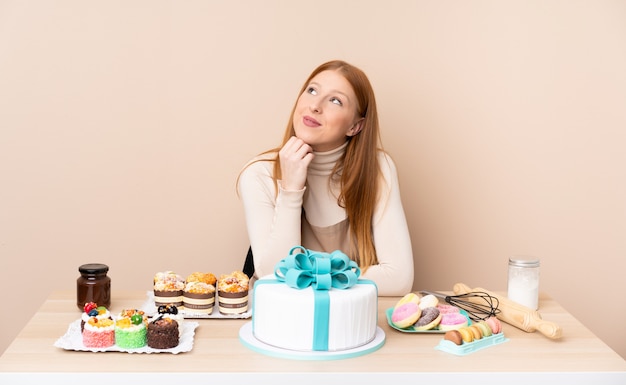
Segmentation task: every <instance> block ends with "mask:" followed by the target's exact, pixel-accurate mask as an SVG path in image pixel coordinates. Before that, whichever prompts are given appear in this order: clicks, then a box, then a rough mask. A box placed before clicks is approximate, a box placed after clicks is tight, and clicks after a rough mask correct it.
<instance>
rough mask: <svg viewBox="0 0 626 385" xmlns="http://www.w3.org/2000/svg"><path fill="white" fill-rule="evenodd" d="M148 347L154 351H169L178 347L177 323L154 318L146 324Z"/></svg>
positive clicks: (160, 317)
mask: <svg viewBox="0 0 626 385" xmlns="http://www.w3.org/2000/svg"><path fill="white" fill-rule="evenodd" d="M147 341H148V346H149V347H151V348H154V349H171V348H174V347H176V346H178V343H179V341H180V334H179V330H178V322H176V320H173V319H171V318H164V317H162V316H158V317H156V318H155V319H154V320H152V321H150V322H149V323H148V334H147Z"/></svg>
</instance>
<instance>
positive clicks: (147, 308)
mask: <svg viewBox="0 0 626 385" xmlns="http://www.w3.org/2000/svg"><path fill="white" fill-rule="evenodd" d="M146 296H147V297H148V298H147V299H146V301H145V302H144V303H143V305H141V308H140V309H139V310H143V311H144V312H145V313H146V315H147V316H148V317H152V316H154V315H156V314H157V306H156V305H155V304H154V291H152V290H150V291H147V292H146ZM251 298H252V296H251V295H248V311H247V312H245V313H239V314H222V313H220V311H219V304H218V302H217V293H216V295H215V305H213V312H212V313H211V314H197V313H188V312H185V308H184V307H181V308H179V310H178V313H179V314H181V315H182V316H183V317H184V318H224V319H247V318H250V317H252V302H251V301H250V299H251Z"/></svg>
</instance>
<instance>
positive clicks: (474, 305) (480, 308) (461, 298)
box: [420, 290, 500, 321]
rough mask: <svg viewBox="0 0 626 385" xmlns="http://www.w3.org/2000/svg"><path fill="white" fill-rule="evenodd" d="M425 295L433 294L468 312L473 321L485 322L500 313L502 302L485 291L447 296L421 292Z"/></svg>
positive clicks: (432, 293)
mask: <svg viewBox="0 0 626 385" xmlns="http://www.w3.org/2000/svg"><path fill="white" fill-rule="evenodd" d="M420 293H423V294H431V295H434V296H435V297H437V298H440V299H443V300H444V301H446V302H447V303H449V304H450V305H452V306H456V307H458V308H460V309H463V310H465V311H466V312H467V315H468V316H469V317H470V319H472V320H473V321H480V320H485V319H487V318H489V317H491V316H495V315H496V314H498V313H500V309H498V307H499V306H500V301H499V300H498V298H496V297H494V296H492V295H489V294H488V293H485V292H483V291H473V292H470V293H465V294H457V295H447V294H443V293H437V292H433V291H423V290H422V291H420Z"/></svg>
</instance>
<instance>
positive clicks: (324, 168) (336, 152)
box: [309, 141, 348, 175]
mask: <svg viewBox="0 0 626 385" xmlns="http://www.w3.org/2000/svg"><path fill="white" fill-rule="evenodd" d="M346 147H348V141H346V142H345V143H344V144H342V145H341V146H339V147H337V148H335V149H333V150H330V151H325V152H315V151H314V152H313V154H314V155H315V158H313V160H312V161H311V164H309V174H314V175H329V174H330V172H331V171H332V170H333V167H335V163H337V161H338V160H339V159H341V157H342V156H343V154H345V152H346Z"/></svg>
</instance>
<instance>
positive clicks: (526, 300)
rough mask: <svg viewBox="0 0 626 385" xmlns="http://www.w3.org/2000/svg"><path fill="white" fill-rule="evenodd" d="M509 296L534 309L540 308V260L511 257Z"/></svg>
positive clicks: (512, 299)
mask: <svg viewBox="0 0 626 385" xmlns="http://www.w3.org/2000/svg"><path fill="white" fill-rule="evenodd" d="M508 298H509V299H510V300H511V301H514V302H517V303H519V304H520V305H524V306H526V307H528V308H530V309H532V310H537V309H538V308H539V260H538V259H534V258H530V257H511V258H509V280H508Z"/></svg>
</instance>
